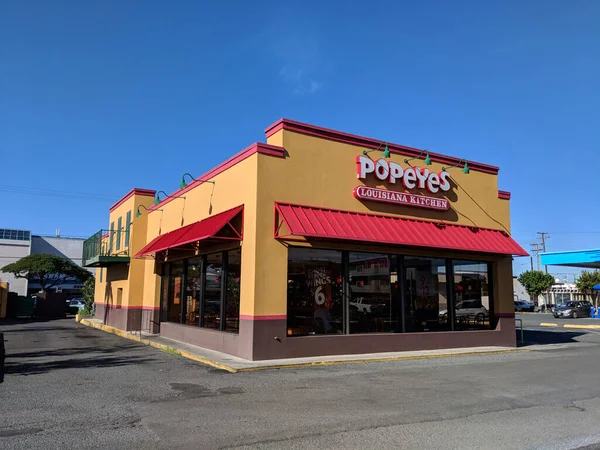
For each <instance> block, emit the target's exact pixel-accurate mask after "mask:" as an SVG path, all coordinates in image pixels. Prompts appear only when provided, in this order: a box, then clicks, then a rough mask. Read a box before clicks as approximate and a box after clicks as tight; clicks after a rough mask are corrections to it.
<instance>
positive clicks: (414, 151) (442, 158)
mask: <svg viewBox="0 0 600 450" xmlns="http://www.w3.org/2000/svg"><path fill="white" fill-rule="evenodd" d="M280 130H288V131H293V132H295V133H300V134H305V135H308V136H315V137H319V138H322V139H328V140H330V141H337V142H343V143H345V144H350V145H356V146H358V147H362V148H364V149H376V148H378V147H379V146H380V145H381V140H376V139H372V138H368V137H364V136H357V135H355V134H349V133H344V132H342V131H336V130H332V129H329V128H322V127H317V126H315V125H310V124H307V123H302V122H295V121H293V120H289V119H280V120H278V121H277V122H275V123H274V124H273V125H271V126H270V127H268V128H267V129H266V130H265V134H266V136H267V138H269V137H271V136H272V135H273V134H275V133H277V132H278V131H280ZM388 146H389V150H390V152H392V153H401V154H403V155H407V156H418V155H419V154H420V153H421V152H422V150H421V149H418V148H414V147H407V146H404V145H399V144H392V143H390V142H388ZM429 157H430V158H431V160H432V161H435V162H438V163H441V164H447V165H449V166H450V165H454V164H458V163H459V162H460V161H461V159H460V158H455V157H453V156H447V155H442V154H439V153H432V152H429ZM467 162H468V163H469V169H470V170H475V171H478V172H484V173H491V174H493V175H497V174H498V171H499V170H500V169H499V168H498V167H496V166H490V165H487V164H482V163H478V162H475V161H467Z"/></svg>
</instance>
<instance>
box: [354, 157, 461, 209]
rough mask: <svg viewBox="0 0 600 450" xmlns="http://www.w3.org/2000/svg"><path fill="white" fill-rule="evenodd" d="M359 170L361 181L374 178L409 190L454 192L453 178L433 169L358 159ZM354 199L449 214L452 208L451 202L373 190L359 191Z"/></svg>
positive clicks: (358, 188)
mask: <svg viewBox="0 0 600 450" xmlns="http://www.w3.org/2000/svg"><path fill="white" fill-rule="evenodd" d="M356 166H357V178H358V179H359V180H366V179H367V178H368V177H369V176H373V177H375V178H377V179H379V180H381V181H383V182H385V183H388V184H402V186H404V189H406V190H412V189H420V190H427V191H429V192H431V193H432V194H437V193H438V192H440V191H442V192H448V191H449V190H450V189H451V185H450V174H449V173H448V172H443V171H442V172H439V173H437V172H430V171H429V169H427V168H420V167H408V168H403V167H402V166H401V165H400V164H397V163H395V162H392V161H388V160H386V159H384V158H380V159H378V160H376V161H373V160H372V159H371V158H368V157H366V156H364V155H359V156H357V157H356ZM354 196H355V197H356V198H357V199H359V200H371V201H375V202H383V203H394V204H398V205H405V206H416V207H420V208H427V209H437V210H440V211H446V210H448V209H449V208H450V204H449V201H448V200H447V199H443V198H437V197H429V196H425V195H417V194H411V193H408V192H399V191H390V190H387V189H379V188H373V187H369V186H357V187H355V188H354Z"/></svg>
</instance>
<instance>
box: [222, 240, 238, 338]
mask: <svg viewBox="0 0 600 450" xmlns="http://www.w3.org/2000/svg"><path fill="white" fill-rule="evenodd" d="M241 256H242V252H241V251H240V250H239V249H238V250H231V251H229V252H227V297H226V301H225V331H229V332H232V333H237V332H239V329H240V279H241V275H242V273H241Z"/></svg>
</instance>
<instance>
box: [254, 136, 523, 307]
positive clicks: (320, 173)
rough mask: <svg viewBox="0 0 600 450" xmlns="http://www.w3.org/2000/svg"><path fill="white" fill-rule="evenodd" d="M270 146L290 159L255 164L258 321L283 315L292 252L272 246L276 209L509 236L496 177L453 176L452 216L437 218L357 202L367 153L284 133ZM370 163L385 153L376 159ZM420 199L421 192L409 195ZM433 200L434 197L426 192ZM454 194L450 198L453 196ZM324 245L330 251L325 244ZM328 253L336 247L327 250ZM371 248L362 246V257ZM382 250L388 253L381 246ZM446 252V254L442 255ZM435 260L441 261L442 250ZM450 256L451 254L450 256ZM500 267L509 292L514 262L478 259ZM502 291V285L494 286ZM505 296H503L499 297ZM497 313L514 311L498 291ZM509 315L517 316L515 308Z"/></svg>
mask: <svg viewBox="0 0 600 450" xmlns="http://www.w3.org/2000/svg"><path fill="white" fill-rule="evenodd" d="M267 142H268V143H269V144H272V145H282V146H283V147H285V149H286V152H287V156H286V158H285V159H281V158H271V157H268V156H264V155H260V156H259V163H258V178H259V183H258V202H257V206H258V211H257V225H256V229H257V230H258V233H257V237H256V239H257V242H256V247H257V249H258V253H257V258H256V261H257V266H256V273H257V274H260V276H259V277H257V279H256V288H255V295H256V302H255V303H254V305H253V310H252V314H253V315H267V316H272V315H275V316H276V315H285V314H286V309H287V305H286V298H287V247H286V245H284V244H283V243H281V242H279V241H277V240H275V239H273V209H274V203H275V202H290V203H298V204H304V205H310V206H317V207H326V208H332V209H340V210H350V211H361V212H366V213H376V214H387V215H398V216H403V217H413V218H417V219H431V220H444V221H447V222H451V223H456V224H463V225H471V226H477V227H484V228H494V229H500V230H505V231H509V230H510V217H509V202H508V201H507V200H503V199H499V198H498V177H497V175H494V174H488V173H482V172H477V171H474V170H471V173H470V174H468V175H467V174H464V173H462V172H461V170H460V168H457V169H452V170H451V171H450V173H451V175H452V179H453V182H454V189H453V190H452V191H451V192H450V193H445V195H444V194H442V193H440V194H438V196H440V197H441V198H448V199H450V201H451V203H450V204H451V209H450V210H449V211H434V210H427V209H421V208H414V207H408V206H406V207H404V206H399V205H389V204H383V203H373V202H369V203H363V202H361V201H359V200H357V199H356V198H355V197H354V196H353V193H352V191H353V189H354V187H356V186H360V185H362V184H363V181H362V180H358V179H357V176H356V156H357V155H359V154H362V151H363V150H364V148H361V147H357V146H353V145H349V144H344V143H339V142H334V141H330V140H325V139H321V138H316V137H312V136H307V135H303V134H298V133H295V132H291V131H287V130H281V131H278V132H277V133H275V134H274V135H272V136H271V137H269V139H268V141H267ZM371 157H372V158H373V159H377V158H380V157H381V153H377V152H373V153H372V154H371ZM408 157H409V156H405V155H399V154H392V155H391V158H389V160H390V161H393V162H396V163H398V164H400V165H402V166H403V167H406V164H405V163H404V159H405V158H408ZM411 163H412V164H413V165H414V166H420V167H428V168H429V169H430V170H431V171H436V172H439V171H441V168H442V165H441V164H438V163H433V164H432V165H431V166H424V164H423V161H417V160H413V161H411ZM364 184H367V185H369V186H378V187H381V188H385V189H390V186H389V185H384V184H383V183H379V184H378V183H376V182H374V181H373V179H372V178H371V179H370V180H368V181H367V183H364ZM411 192H412V193H416V194H420V193H423V192H419V191H418V190H414V191H411ZM423 194H425V195H428V196H436V195H435V194H431V193H423ZM448 194H449V195H448ZM323 245H325V244H323ZM333 246H335V247H337V248H346V249H350V248H358V246H357V245H356V244H333ZM327 247H330V248H331V247H332V245H331V244H330V243H328V244H327ZM369 248H370V249H371V250H373V248H374V247H365V250H368V249H369ZM379 250H380V251H384V252H385V251H389V249H387V250H386V247H384V246H379ZM411 253H412V254H420V255H429V256H433V253H432V252H431V251H426V250H421V251H419V250H415V251H412V250H411ZM442 253H443V252H442ZM435 255H441V253H440V252H439V251H437V252H435ZM451 255H452V254H450V253H448V254H447V256H451ZM478 259H482V260H490V259H492V260H498V261H500V260H502V261H503V262H502V263H500V268H497V269H496V270H497V271H498V272H497V273H498V274H499V275H501V276H502V280H503V281H504V282H506V283H508V284H510V285H511V286H512V281H511V277H512V274H511V273H510V271H511V264H510V261H511V259H510V258H507V257H503V258H500V257H497V258H490V257H487V258H478ZM496 284H500V283H496ZM500 294H501V295H500ZM496 297H497V298H496V303H498V302H501V305H499V306H497V309H496V311H498V312H504V311H508V308H509V307H510V306H512V295H510V296H509V295H508V294H507V293H504V292H503V291H501V290H499V291H498V292H497V295H496ZM511 310H512V309H511Z"/></svg>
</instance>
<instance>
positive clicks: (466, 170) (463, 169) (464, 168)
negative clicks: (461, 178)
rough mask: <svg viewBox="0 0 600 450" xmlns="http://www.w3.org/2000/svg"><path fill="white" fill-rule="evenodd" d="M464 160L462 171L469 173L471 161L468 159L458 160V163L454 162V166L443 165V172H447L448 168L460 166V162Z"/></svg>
mask: <svg viewBox="0 0 600 450" xmlns="http://www.w3.org/2000/svg"><path fill="white" fill-rule="evenodd" d="M462 162H464V163H465V166H464V167H463V168H462V173H465V174H468V173H469V172H470V170H469V163H467V160H466V159H461V160H460V161H458V162H457V163H456V164H454V165H453V166H450V167H442V172H447V171H448V169H453V168H455V167H458V166H460V163H462Z"/></svg>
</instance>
